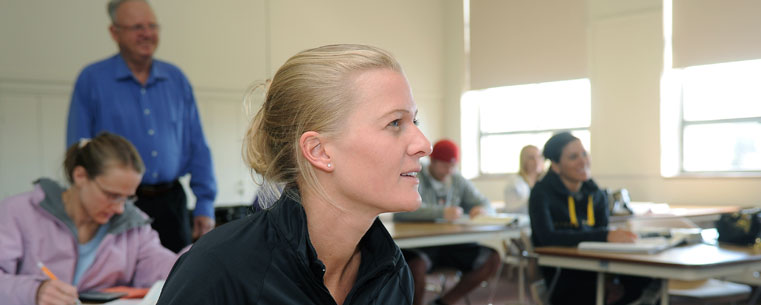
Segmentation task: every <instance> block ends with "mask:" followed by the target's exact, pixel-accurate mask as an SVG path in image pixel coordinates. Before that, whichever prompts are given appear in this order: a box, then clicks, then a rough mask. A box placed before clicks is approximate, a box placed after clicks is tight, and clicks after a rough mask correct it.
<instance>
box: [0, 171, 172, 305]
mask: <svg viewBox="0 0 761 305" xmlns="http://www.w3.org/2000/svg"><path fill="white" fill-rule="evenodd" d="M64 190H65V189H64V188H63V187H61V186H60V185H58V184H57V183H56V182H54V181H52V180H49V179H40V180H39V181H37V183H36V184H35V185H34V190H32V191H31V192H27V193H22V194H19V195H15V196H11V197H9V198H6V199H4V200H3V201H0V300H3V301H2V302H1V303H3V304H7V305H26V304H35V301H36V300H35V298H36V294H37V288H38V287H39V285H40V284H41V283H42V281H44V280H47V279H48V277H47V276H45V274H44V273H42V271H41V270H40V268H39V267H38V266H37V262H42V263H44V264H45V265H46V266H47V267H48V268H49V269H50V270H51V271H52V272H53V274H55V275H56V276H57V277H58V279H59V280H61V281H65V282H69V283H71V282H72V280H73V278H74V269H75V267H76V264H77V258H78V254H77V238H76V236H77V234H76V233H75V232H76V228H75V226H74V223H73V221H72V220H71V218H69V216H68V215H67V214H66V212H65V211H64V208H63V202H62V199H61V198H62V196H61V194H62V193H63V191H64ZM109 223H110V225H109V228H108V232H107V234H106V236H105V237H104V238H103V240H102V241H101V243H100V245H98V249H97V250H96V254H95V261H94V262H93V263H92V265H91V266H90V268H89V269H87V270H86V271H85V273H84V274H83V275H82V278H81V279H80V281H79V283H78V284H77V290H78V291H80V292H81V291H89V290H99V289H103V288H107V287H112V286H133V287H150V286H151V285H152V284H153V283H154V282H156V281H157V280H162V279H166V277H167V275H168V274H169V271H170V270H171V268H172V265H174V262H175V260H176V259H177V254H175V253H173V252H172V251H169V250H168V249H166V248H164V247H163V246H161V244H160V243H159V238H158V234H157V233H156V231H154V230H153V229H152V228H151V226H150V224H149V223H150V220H149V219H148V218H147V217H146V216H145V214H143V213H142V212H141V211H140V210H138V209H137V208H136V207H135V206H134V205H132V204H131V203H127V204H125V206H124V213H122V214H121V215H115V216H114V217H112V218H111V219H110V220H109Z"/></svg>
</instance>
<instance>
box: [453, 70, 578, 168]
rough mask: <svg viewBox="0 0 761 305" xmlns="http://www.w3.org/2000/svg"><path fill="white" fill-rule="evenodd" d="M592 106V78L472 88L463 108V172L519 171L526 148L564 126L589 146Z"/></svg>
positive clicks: (542, 141)
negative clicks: (480, 88) (590, 83)
mask: <svg viewBox="0 0 761 305" xmlns="http://www.w3.org/2000/svg"><path fill="white" fill-rule="evenodd" d="M590 108H591V106H590V85H589V80H588V79H576V80H568V81H558V82H548V83H537V84H528V85H517V86H507V87H498V88H489V89H484V90H474V91H469V92H467V93H466V94H465V95H463V99H462V111H461V113H462V118H463V135H462V140H463V149H462V150H463V158H462V173H463V175H465V176H466V177H469V178H472V177H475V176H481V175H489V174H505V173H515V172H517V171H518V156H519V154H520V150H521V148H522V147H523V146H525V145H528V144H532V145H535V146H537V147H539V149H541V148H542V146H544V143H545V142H546V141H547V140H548V139H549V138H550V137H551V136H552V134H553V133H555V132H558V131H562V130H568V131H571V132H572V133H573V134H574V135H575V136H576V137H578V138H579V139H581V141H582V142H583V144H584V147H586V148H587V149H589V147H590V146H589V125H590V122H591V109H590ZM468 126H475V128H468Z"/></svg>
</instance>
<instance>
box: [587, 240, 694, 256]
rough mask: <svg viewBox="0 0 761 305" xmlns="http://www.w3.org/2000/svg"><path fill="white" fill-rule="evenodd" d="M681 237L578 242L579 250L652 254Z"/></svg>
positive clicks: (677, 243)
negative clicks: (627, 241) (625, 241)
mask: <svg viewBox="0 0 761 305" xmlns="http://www.w3.org/2000/svg"><path fill="white" fill-rule="evenodd" d="M683 241H684V239H683V238H673V237H672V238H665V237H649V238H640V239H638V240H637V241H636V242H634V243H609V242H599V241H585V242H581V243H579V250H581V251H597V252H619V253H646V254H653V253H657V252H660V251H663V250H666V249H668V248H671V247H674V246H676V245H679V244H681V243H682V242H683Z"/></svg>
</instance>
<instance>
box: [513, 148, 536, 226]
mask: <svg viewBox="0 0 761 305" xmlns="http://www.w3.org/2000/svg"><path fill="white" fill-rule="evenodd" d="M543 174H544V157H543V156H542V152H540V151H539V148H536V146H534V145H526V146H524V147H523V148H522V149H521V154H520V167H519V169H518V174H517V175H513V176H510V178H509V179H508V181H507V186H506V187H505V209H504V211H505V212H508V213H524V214H525V213H528V197H529V195H530V194H531V188H532V187H534V184H535V183H536V182H537V181H539V179H540V178H541V177H542V175H543Z"/></svg>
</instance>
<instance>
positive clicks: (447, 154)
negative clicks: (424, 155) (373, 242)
mask: <svg viewBox="0 0 761 305" xmlns="http://www.w3.org/2000/svg"><path fill="white" fill-rule="evenodd" d="M459 158H460V149H459V148H458V147H457V144H455V143H454V142H452V141H450V140H447V139H444V140H439V141H438V142H436V144H434V145H433V152H431V159H434V160H439V161H444V162H453V163H454V162H457V160H458V159H459Z"/></svg>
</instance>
